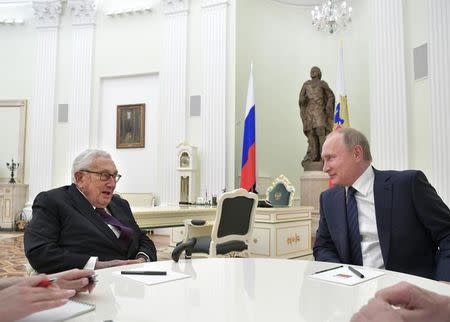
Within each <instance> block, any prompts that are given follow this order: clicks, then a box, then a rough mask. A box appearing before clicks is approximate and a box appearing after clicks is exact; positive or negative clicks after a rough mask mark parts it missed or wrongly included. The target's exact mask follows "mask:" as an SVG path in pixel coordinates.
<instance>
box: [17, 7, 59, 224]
mask: <svg viewBox="0 0 450 322" xmlns="http://www.w3.org/2000/svg"><path fill="white" fill-rule="evenodd" d="M32 5H33V9H34V14H35V18H36V28H37V40H36V54H35V57H36V63H35V66H36V68H35V73H34V81H33V94H32V95H33V96H32V99H31V101H30V109H29V112H30V117H29V120H30V125H29V127H28V141H27V142H28V146H27V151H28V158H27V159H28V161H27V162H28V164H29V167H28V171H29V174H28V180H29V193H28V202H27V207H26V208H25V212H26V214H27V216H28V218H30V216H31V209H30V208H29V206H30V205H31V204H32V202H33V200H34V198H35V197H36V195H37V194H38V193H39V192H41V191H43V190H48V189H50V188H51V187H52V173H53V170H52V168H53V127H54V114H55V86H56V59H57V57H56V56H57V49H58V25H59V16H60V14H61V3H60V1H59V0H55V1H45V2H44V1H33V3H32Z"/></svg>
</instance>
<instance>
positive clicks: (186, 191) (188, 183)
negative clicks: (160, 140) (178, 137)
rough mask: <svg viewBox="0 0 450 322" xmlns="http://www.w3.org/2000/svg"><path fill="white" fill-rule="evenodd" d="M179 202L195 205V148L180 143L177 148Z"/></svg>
mask: <svg viewBox="0 0 450 322" xmlns="http://www.w3.org/2000/svg"><path fill="white" fill-rule="evenodd" d="M177 152H178V167H177V170H178V175H179V191H180V201H181V202H184V203H195V200H196V197H197V147H195V146H192V145H188V144H186V143H181V144H179V145H178V146H177Z"/></svg>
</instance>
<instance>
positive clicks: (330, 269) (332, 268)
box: [314, 265, 344, 274]
mask: <svg viewBox="0 0 450 322" xmlns="http://www.w3.org/2000/svg"><path fill="white" fill-rule="evenodd" d="M343 266H344V265H339V266H335V267H331V268H327V269H323V270H321V271H318V272H315V273H314V274H319V273H323V272H328V271H332V270H334V269H338V268H341V267H343Z"/></svg>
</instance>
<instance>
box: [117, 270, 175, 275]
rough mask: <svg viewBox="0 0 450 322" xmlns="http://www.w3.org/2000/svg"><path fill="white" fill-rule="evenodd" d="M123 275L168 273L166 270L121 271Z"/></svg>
mask: <svg viewBox="0 0 450 322" xmlns="http://www.w3.org/2000/svg"><path fill="white" fill-rule="evenodd" d="M120 274H122V275H167V272H165V271H121V272H120Z"/></svg>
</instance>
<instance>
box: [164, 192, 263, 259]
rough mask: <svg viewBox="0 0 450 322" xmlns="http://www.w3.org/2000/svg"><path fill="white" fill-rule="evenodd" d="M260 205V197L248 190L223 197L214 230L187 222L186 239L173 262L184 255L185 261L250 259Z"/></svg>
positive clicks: (192, 221)
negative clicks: (200, 255)
mask: <svg viewBox="0 0 450 322" xmlns="http://www.w3.org/2000/svg"><path fill="white" fill-rule="evenodd" d="M257 203H258V196H257V195H256V194H254V193H251V192H248V191H247V190H245V189H236V190H234V191H231V192H226V193H224V194H222V196H221V197H220V198H219V201H218V204H217V212H216V219H215V221H214V224H213V225H212V226H211V225H207V223H206V222H205V221H204V220H186V221H185V228H186V229H185V236H184V238H183V241H182V242H181V243H180V244H178V245H177V246H176V247H175V249H174V250H173V252H172V259H173V260H174V261H175V262H178V259H179V257H180V255H181V254H182V253H183V251H184V252H185V256H186V258H190V257H191V255H192V253H203V254H208V256H209V257H216V256H228V257H235V256H246V257H248V256H249V252H248V244H249V240H250V238H251V236H252V232H253V224H254V221H255V211H256V206H257Z"/></svg>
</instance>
